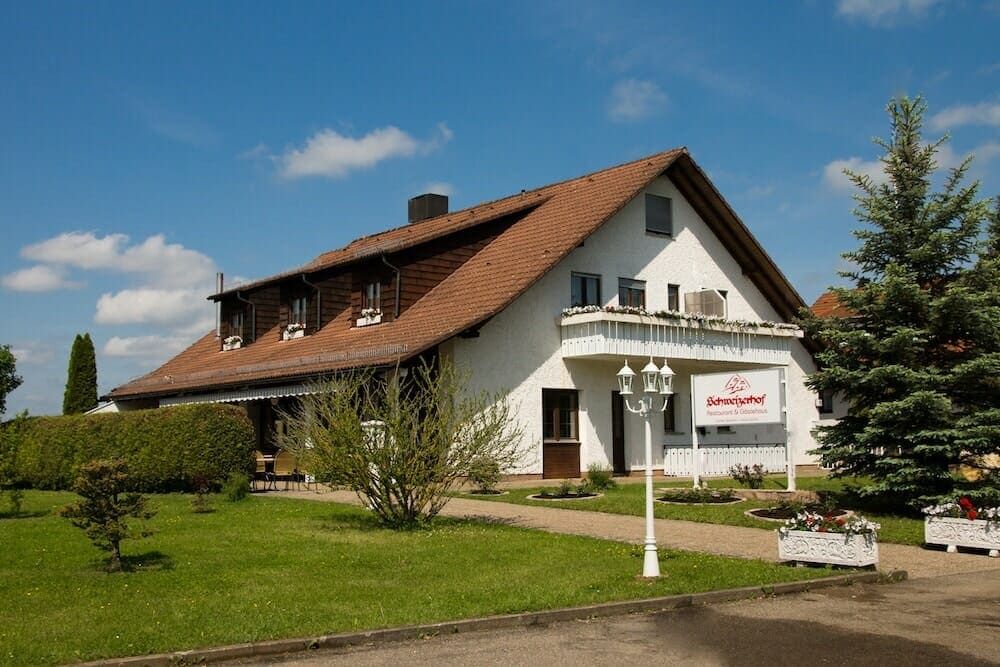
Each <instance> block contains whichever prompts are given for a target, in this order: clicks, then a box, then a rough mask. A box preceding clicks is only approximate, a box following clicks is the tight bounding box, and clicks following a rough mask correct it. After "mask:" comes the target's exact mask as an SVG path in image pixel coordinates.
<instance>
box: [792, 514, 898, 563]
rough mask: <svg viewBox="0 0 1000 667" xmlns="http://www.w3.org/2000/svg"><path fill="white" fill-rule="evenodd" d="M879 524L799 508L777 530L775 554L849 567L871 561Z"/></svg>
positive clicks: (876, 557)
mask: <svg viewBox="0 0 1000 667" xmlns="http://www.w3.org/2000/svg"><path fill="white" fill-rule="evenodd" d="M879 528H881V526H879V524H877V523H873V522H871V521H869V520H868V519H864V518H862V517H853V518H851V519H843V518H840V517H834V516H830V515H823V514H816V513H813V512H800V513H799V514H797V515H796V516H795V518H792V519H789V520H788V521H786V522H785V526H784V527H783V528H780V529H779V530H778V558H779V559H780V560H788V561H798V562H805V563H828V564H831V565H849V566H851V567H866V566H869V565H875V564H876V563H878V535H877V534H876V531H877V530H878V529H879Z"/></svg>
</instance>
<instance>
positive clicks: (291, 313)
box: [288, 296, 309, 325]
mask: <svg viewBox="0 0 1000 667" xmlns="http://www.w3.org/2000/svg"><path fill="white" fill-rule="evenodd" d="M308 310H309V297H307V296H300V297H296V298H294V299H292V301H291V303H290V304H288V323H289V324H302V325H306V324H307V321H306V319H307V317H308Z"/></svg>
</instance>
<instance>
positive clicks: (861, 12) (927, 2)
mask: <svg viewBox="0 0 1000 667" xmlns="http://www.w3.org/2000/svg"><path fill="white" fill-rule="evenodd" d="M939 2H941V0H839V1H838V2H837V14H838V15H840V16H843V17H846V18H848V19H859V20H862V21H865V22H867V23H869V24H871V25H885V26H888V25H892V24H893V23H895V21H896V20H897V19H900V18H904V17H919V16H923V15H924V14H925V13H926V12H927V10H928V9H930V8H931V7H932V6H933V5H935V4H937V3H939Z"/></svg>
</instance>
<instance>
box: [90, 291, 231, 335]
mask: <svg viewBox="0 0 1000 667" xmlns="http://www.w3.org/2000/svg"><path fill="white" fill-rule="evenodd" d="M211 308H212V305H211V304H210V303H208V302H207V301H205V298H204V294H201V293H200V292H199V291H197V290H184V289H175V290H169V289H155V288H148V287H147V288H139V289H126V290H122V291H120V292H116V293H114V294H111V293H104V294H102V295H101V298H100V299H98V300H97V313H96V314H95V315H94V321H95V322H97V323H98V324H159V325H166V326H176V325H177V324H179V323H180V324H183V323H185V322H190V321H191V320H192V319H193V318H194V317H198V316H199V315H203V313H205V312H206V310H211Z"/></svg>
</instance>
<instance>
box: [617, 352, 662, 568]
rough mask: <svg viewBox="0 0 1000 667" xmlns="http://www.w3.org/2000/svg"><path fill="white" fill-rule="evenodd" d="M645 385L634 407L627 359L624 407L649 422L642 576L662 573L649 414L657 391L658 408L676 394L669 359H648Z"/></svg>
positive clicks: (622, 375)
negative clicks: (660, 363) (658, 364)
mask: <svg viewBox="0 0 1000 667" xmlns="http://www.w3.org/2000/svg"><path fill="white" fill-rule="evenodd" d="M641 373H642V389H643V392H644V393H645V394H646V395H645V396H643V397H642V398H640V399H639V405H638V407H634V408H633V407H632V404H631V403H629V401H628V397H629V396H631V395H632V381H633V380H634V379H635V371H633V370H632V369H631V368H630V367H629V365H628V360H627V359H626V360H625V365H624V366H622V369H621V370H620V371H618V389H619V392H620V393H621V395H622V396H623V397H624V398H625V407H626V408H627V409H628V411H629V412H631V413H632V414H636V415H640V416H641V417H642V418H643V420H644V421H645V426H646V539H645V540H643V544H644V548H643V561H642V576H644V577H658V576H660V561H659V558H658V556H657V554H656V536H655V535H654V533H653V426H652V424H651V423H650V415H651V414H652V413H653V411H654V410H653V396H654V395H655V394H657V393H659V394H660V396H661V397H662V399H663V405H661V406H660V409H659V412H663V411H664V410H666V409H667V404H668V403H670V397H671V396H672V395H673V393H674V392H673V384H674V372H673V371H672V370H670V366H668V365H667V360H666V359H664V360H663V368H657V367H656V364H654V363H653V358H652V357H650V358H649V363H648V364H646V365H645V367H643V369H642V371H641Z"/></svg>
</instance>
